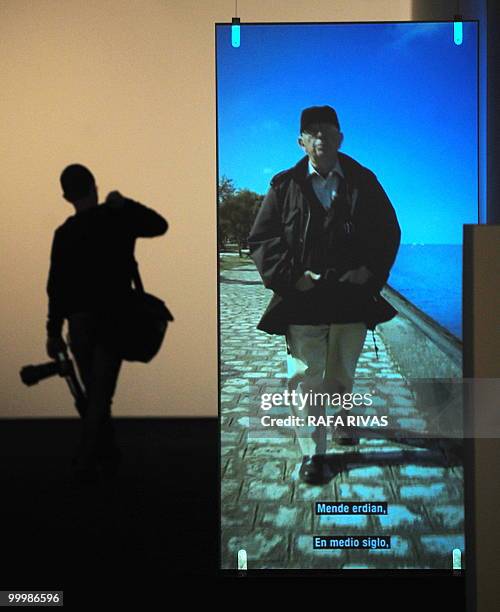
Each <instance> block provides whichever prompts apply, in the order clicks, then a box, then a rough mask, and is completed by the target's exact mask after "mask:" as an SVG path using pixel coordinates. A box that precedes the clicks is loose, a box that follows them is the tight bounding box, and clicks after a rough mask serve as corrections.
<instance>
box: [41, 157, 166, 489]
mask: <svg viewBox="0 0 500 612" xmlns="http://www.w3.org/2000/svg"><path fill="white" fill-rule="evenodd" d="M60 181H61V186H62V190H63V197H64V199H65V200H67V201H68V202H69V203H70V204H72V205H73V206H74V207H75V214H74V215H73V216H71V217H69V218H68V219H67V220H66V221H65V223H63V224H62V225H61V226H60V227H59V228H58V229H57V230H56V232H55V234H54V239H53V243H52V253H51V263H50V272H49V279H48V284H47V292H48V296H49V313H48V321H47V336H48V337H47V353H48V355H49V357H52V358H55V357H56V356H57V354H58V353H60V352H61V351H65V350H66V344H65V342H64V340H63V337H62V328H63V323H64V320H65V319H66V320H67V321H68V331H69V341H70V347H71V351H72V353H73V355H74V357H75V360H76V363H77V366H78V370H79V372H80V376H81V379H82V382H83V385H84V387H85V391H86V395H87V406H86V410H85V412H84V415H83V427H82V437H81V443H80V448H79V451H78V454H77V456H76V458H75V461H74V467H75V474H76V476H77V477H78V478H79V479H81V480H94V479H95V478H97V476H98V466H99V465H103V464H105V462H106V461H114V462H116V461H117V460H118V459H119V454H120V453H119V450H118V448H117V447H116V445H115V441H114V433H113V425H112V420H111V402H112V398H113V394H114V391H115V388H116V382H117V379H118V374H119V371H120V366H121V363H122V358H121V355H120V351H119V349H118V342H117V340H118V339H119V335H120V334H122V333H126V330H124V329H123V327H120V314H121V313H122V312H123V310H124V309H125V308H126V305H127V300H128V298H129V296H130V292H131V290H132V289H131V278H132V273H133V269H134V246H135V240H136V238H139V237H152V236H160V235H161V234H164V233H165V232H166V231H167V227H168V224H167V222H166V220H165V219H164V218H163V217H162V216H161V215H159V214H158V213H156V212H154V211H153V210H151V209H150V208H146V207H145V206H143V205H142V204H139V203H138V202H134V201H132V200H130V199H127V198H124V197H123V196H121V194H120V193H119V192H117V191H116V192H112V193H110V194H109V195H108V198H107V200H106V203H105V204H102V205H98V194H97V186H96V184H95V180H94V177H93V175H92V173H91V172H90V171H89V170H88V169H87V168H85V167H84V166H82V165H79V164H73V165H70V166H68V167H67V168H65V170H64V171H63V173H62V174H61V178H60Z"/></svg>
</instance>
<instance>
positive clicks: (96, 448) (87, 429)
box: [82, 343, 122, 463]
mask: <svg viewBox="0 0 500 612" xmlns="http://www.w3.org/2000/svg"><path fill="white" fill-rule="evenodd" d="M121 363H122V360H121V358H120V357H119V356H117V355H116V353H115V352H114V351H113V350H112V349H110V348H109V347H107V346H106V345H104V344H101V343H99V344H97V345H96V347H95V349H94V354H93V359H92V366H91V372H90V382H89V387H88V406H87V412H86V414H85V417H84V419H83V449H82V450H83V453H82V459H83V462H84V463H90V462H94V461H95V460H96V459H97V458H99V457H100V456H101V454H102V453H103V452H104V453H105V452H106V451H107V450H108V449H109V448H110V446H111V445H113V444H114V437H113V426H112V420H111V403H112V400H113V395H114V392H115V389H116V383H117V380H118V374H119V372H120V367H121Z"/></svg>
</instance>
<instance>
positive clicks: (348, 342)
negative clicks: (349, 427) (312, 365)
mask: <svg viewBox="0 0 500 612" xmlns="http://www.w3.org/2000/svg"><path fill="white" fill-rule="evenodd" d="M365 338H366V325H365V324H364V323H342V324H340V323H333V324H331V325H330V331H329V336H328V355H327V360H326V371H325V388H326V389H327V390H328V393H341V394H344V393H351V392H352V388H353V384H354V375H355V372H356V365H357V363H358V359H359V356H360V355H361V351H362V350H363V345H364V342H365ZM345 414H348V413H347V412H346V413H345ZM345 414H344V415H343V416H345ZM346 440H347V442H353V443H355V442H356V440H355V437H351V436H349V437H348V438H346Z"/></svg>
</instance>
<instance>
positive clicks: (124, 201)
mask: <svg viewBox="0 0 500 612" xmlns="http://www.w3.org/2000/svg"><path fill="white" fill-rule="evenodd" d="M106 205H107V206H110V207H112V208H113V209H115V210H119V211H121V212H122V213H123V215H124V217H125V218H126V220H127V223H128V224H129V225H130V227H131V228H132V232H133V234H134V235H135V236H136V237H137V238H153V237H154V236H162V235H163V234H165V232H166V231H167V229H168V223H167V220H166V219H164V218H163V217H162V216H161V215H160V214H158V213H157V212H156V211H154V210H153V209H152V208H148V207H147V206H144V204H140V203H139V202H135V201H134V200H130V199H129V198H125V197H123V196H122V195H121V193H120V192H119V191H112V192H111V193H110V194H109V195H108V197H107V198H106Z"/></svg>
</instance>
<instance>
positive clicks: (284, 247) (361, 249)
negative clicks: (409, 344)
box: [248, 153, 401, 334]
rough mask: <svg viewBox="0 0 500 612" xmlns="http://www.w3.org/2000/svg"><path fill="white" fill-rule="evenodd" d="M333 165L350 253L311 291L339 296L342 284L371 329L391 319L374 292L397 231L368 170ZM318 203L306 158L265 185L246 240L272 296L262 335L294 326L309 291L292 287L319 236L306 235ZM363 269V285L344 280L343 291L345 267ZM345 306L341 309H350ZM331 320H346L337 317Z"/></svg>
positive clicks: (344, 160)
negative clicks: (344, 208)
mask: <svg viewBox="0 0 500 612" xmlns="http://www.w3.org/2000/svg"><path fill="white" fill-rule="evenodd" d="M339 161H340V165H341V168H342V171H343V173H344V179H341V180H342V181H345V183H344V184H343V185H342V188H343V193H344V195H345V197H346V198H347V200H346V201H347V208H348V209H349V211H350V226H351V228H352V235H351V236H350V237H349V240H350V242H349V243H348V244H349V256H348V257H342V258H341V259H342V261H340V260H339V261H338V266H335V267H336V270H335V272H334V274H332V275H330V278H332V277H333V278H334V279H335V280H334V281H333V282H332V281H331V280H330V281H329V285H328V288H327V289H325V284H323V285H321V283H320V284H319V287H318V289H313V290H311V291H312V292H316V291H318V292H319V291H323V293H324V294H325V295H326V294H328V291H330V292H331V295H332V296H337V297H338V295H340V294H339V290H340V286H341V285H342V291H347V293H349V292H350V294H356V296H362V298H360V299H358V297H356V298H355V299H354V301H353V303H352V306H354V307H357V308H358V310H357V311H358V312H360V313H362V314H360V315H359V318H357V319H356V320H363V321H364V322H365V323H366V325H367V327H368V328H369V329H373V328H374V327H375V325H377V324H378V323H380V322H382V321H386V320H388V319H390V318H392V317H393V316H394V314H396V311H395V310H394V309H392V307H391V306H390V305H389V304H388V303H387V302H386V301H385V300H384V299H383V298H382V297H381V296H380V290H381V288H382V287H383V286H384V284H385V283H386V281H387V279H388V276H389V271H390V269H391V266H392V265H393V263H394V260H395V257H396V254H397V251H398V248H399V243H400V238H401V232H400V228H399V224H398V221H397V218H396V213H395V211H394V208H393V207H392V204H391V202H390V200H389V198H388V196H387V194H386V193H385V191H384V190H383V188H382V186H381V185H380V183H379V182H378V180H377V178H376V176H375V175H374V174H373V172H371V171H370V170H368V169H367V168H365V167H364V166H362V165H361V164H359V163H358V162H356V161H355V160H354V159H352V158H351V157H349V156H348V155H345V154H343V153H339ZM318 205H319V206H321V205H320V204H319V202H318V200H317V198H316V196H315V193H314V190H313V188H312V185H311V181H310V178H309V177H308V158H307V157H304V158H303V159H302V160H300V161H299V163H298V164H296V165H295V166H294V167H292V168H290V169H289V170H285V171H284V172H281V173H279V174H277V175H276V176H275V177H274V178H273V179H272V180H271V187H270V189H269V191H268V193H267V195H266V197H265V198H264V200H263V202H262V204H261V206H260V209H259V211H258V213H257V217H256V219H255V222H254V225H253V227H252V230H251V233H250V236H249V238H248V243H249V247H250V255H251V257H252V259H253V260H254V262H255V264H256V266H257V269H258V271H259V273H260V275H261V277H262V280H263V282H264V285H265V287H267V288H268V289H271V290H272V291H273V292H274V296H273V298H272V299H271V302H270V303H269V305H268V307H267V309H266V311H265V313H264V315H263V317H262V319H261V320H260V322H259V324H258V326H257V327H258V329H260V330H262V331H265V332H267V333H270V334H284V333H286V328H287V326H288V324H289V323H291V322H296V321H292V320H291V319H290V317H291V315H290V313H291V312H292V311H293V310H294V308H295V309H296V306H297V304H298V303H300V302H301V300H304V293H309V292H299V291H298V290H296V289H295V283H296V282H297V280H298V279H299V278H300V277H301V276H302V274H303V272H304V270H306V269H310V267H309V264H310V253H311V249H312V248H313V247H314V244H315V241H316V240H317V239H318V236H317V235H313V234H312V232H311V211H312V210H314V207H317V206H318ZM330 264H331V262H330V263H329V266H330ZM362 265H365V266H366V267H367V268H368V269H369V270H370V271H371V272H372V273H373V277H372V278H370V280H369V281H368V282H367V283H366V284H365V285H363V286H362V288H361V287H359V286H358V287H353V286H352V285H351V284H350V283H347V284H348V285H351V286H350V287H346V283H342V284H339V283H338V282H337V281H336V279H338V278H339V277H340V276H341V275H342V274H343V273H344V272H345V271H347V270H348V269H355V268H357V267H359V266H362ZM321 271H322V272H323V270H321ZM325 283H326V281H325ZM325 291H326V293H325ZM347 293H346V294H347ZM337 301H338V300H337ZM355 302H356V303H355ZM361 303H362V306H361V307H360V304H361ZM350 306H351V305H348V306H347V308H346V309H345V312H348V311H350V310H351V311H352V309H351V308H350ZM360 308H361V310H360ZM339 316H340V317H343V316H345V315H344V314H341V315H339ZM331 322H350V321H349V320H344V319H342V318H341V319H340V320H337V321H335V320H334V321H331Z"/></svg>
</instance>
